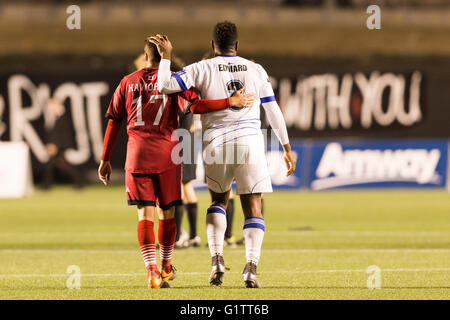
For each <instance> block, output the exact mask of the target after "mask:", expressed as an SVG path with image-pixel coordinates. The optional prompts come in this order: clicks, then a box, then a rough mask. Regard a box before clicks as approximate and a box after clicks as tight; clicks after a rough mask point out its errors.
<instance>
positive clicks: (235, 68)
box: [217, 64, 247, 72]
mask: <svg viewBox="0 0 450 320" xmlns="http://www.w3.org/2000/svg"><path fill="white" fill-rule="evenodd" d="M217 66H218V67H219V71H226V72H242V71H247V66H246V65H245V64H230V65H226V64H218V65H217Z"/></svg>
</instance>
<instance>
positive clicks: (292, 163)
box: [283, 145, 297, 177]
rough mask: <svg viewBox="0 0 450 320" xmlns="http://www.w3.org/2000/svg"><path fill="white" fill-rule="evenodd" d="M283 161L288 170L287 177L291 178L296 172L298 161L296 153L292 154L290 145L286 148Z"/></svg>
mask: <svg viewBox="0 0 450 320" xmlns="http://www.w3.org/2000/svg"><path fill="white" fill-rule="evenodd" d="M283 147H284V146H283ZM283 159H284V162H285V164H286V169H287V172H286V177H289V176H290V175H291V174H292V173H293V172H294V171H295V167H296V166H297V159H296V157H295V155H294V153H293V152H292V150H291V146H290V145H287V147H284V154H283Z"/></svg>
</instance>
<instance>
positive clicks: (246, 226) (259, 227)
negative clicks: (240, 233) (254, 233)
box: [244, 223, 266, 231]
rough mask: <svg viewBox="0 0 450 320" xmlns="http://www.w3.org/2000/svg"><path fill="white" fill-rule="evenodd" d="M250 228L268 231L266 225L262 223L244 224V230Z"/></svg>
mask: <svg viewBox="0 0 450 320" xmlns="http://www.w3.org/2000/svg"><path fill="white" fill-rule="evenodd" d="M248 228H258V229H261V230H262V231H266V227H265V226H264V224H262V223H246V224H244V230H245V229H248Z"/></svg>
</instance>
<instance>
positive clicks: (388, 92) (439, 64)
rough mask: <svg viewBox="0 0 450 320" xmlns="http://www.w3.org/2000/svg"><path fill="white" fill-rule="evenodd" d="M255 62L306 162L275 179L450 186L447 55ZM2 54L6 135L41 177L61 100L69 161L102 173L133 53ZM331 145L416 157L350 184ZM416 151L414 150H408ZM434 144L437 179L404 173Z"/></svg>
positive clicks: (0, 124) (315, 184)
mask: <svg viewBox="0 0 450 320" xmlns="http://www.w3.org/2000/svg"><path fill="white" fill-rule="evenodd" d="M199 56H200V53H198V54H197V55H196V54H192V53H191V54H190V55H189V54H186V55H184V57H186V60H187V61H195V60H196V59H198V57H199ZM254 59H255V60H256V61H257V62H260V63H261V64H262V65H264V66H265V67H266V69H267V70H268V72H269V74H270V75H271V81H272V84H273V86H274V88H275V92H276V96H277V99H278V101H279V103H280V106H281V108H282V111H283V113H284V116H285V118H286V120H287V124H288V130H289V133H290V136H291V138H292V139H293V140H296V141H299V143H296V144H295V148H296V151H297V152H298V153H299V154H300V159H301V161H300V167H299V168H300V170H299V171H298V172H297V174H298V175H299V176H296V178H298V180H296V182H295V183H293V182H289V183H280V184H277V183H275V185H279V186H280V187H286V188H311V189H316V190H318V189H326V188H328V187H330V186H331V185H332V184H331V183H332V182H333V181H334V182H333V183H334V184H335V186H334V187H338V188H342V187H345V186H347V187H352V186H358V187H361V186H370V187H378V186H379V187H409V186H411V187H412V186H415V187H417V186H419V187H444V186H445V181H446V178H447V176H448V174H447V169H446V166H445V165H443V163H446V161H447V160H446V159H447V158H448V144H447V142H446V141H448V139H449V137H450V128H449V122H448V119H450V108H448V106H449V105H450V93H449V91H448V87H449V86H450V77H449V70H450V69H449V68H448V66H449V64H448V63H449V60H448V57H422V58H411V57H371V58H368V59H360V58H333V59H322V58H311V57H280V56H261V57H254ZM0 60H1V61H0V65H1V68H0V140H1V141H25V142H26V143H27V144H28V145H29V146H30V149H31V154H32V159H33V172H34V177H35V181H37V182H39V181H40V179H41V176H42V170H43V165H44V164H45V163H46V162H47V161H48V155H47V151H46V148H45V144H46V140H47V136H48V133H47V132H46V131H47V130H46V128H47V127H48V125H49V123H51V122H52V119H51V116H50V115H49V114H48V112H47V111H46V110H47V105H48V103H49V101H50V99H56V100H58V101H60V102H61V103H62V104H63V105H64V106H65V109H66V112H65V114H64V115H63V118H65V120H66V123H67V125H66V126H64V129H61V128H60V129H58V130H61V132H60V133H61V135H64V136H66V139H65V140H66V141H65V147H64V148H65V158H66V159H67V161H68V162H69V163H71V164H72V165H74V166H79V167H81V168H82V169H83V170H86V171H92V172H93V173H95V168H96V167H97V163H98V161H99V158H100V155H101V149H102V144H103V132H104V128H105V126H106V119H104V117H103V115H104V113H105V111H106V108H107V106H108V104H109V100H110V98H111V95H112V93H113V91H114V89H115V87H116V86H117V84H118V83H119V81H120V79H121V78H122V77H123V76H124V75H126V74H127V73H129V72H131V71H132V68H131V67H130V64H131V61H133V57H123V56H121V57H117V56H116V57H80V56H76V57H75V56H74V57H71V56H53V57H49V56H45V57H44V56H42V57H37V56H33V57H4V58H1V59H0ZM43 70H45V72H43ZM263 119H264V116H263ZM263 122H265V121H263ZM266 125H267V124H266V123H264V124H263V126H266ZM122 131H124V126H122ZM319 139H320V140H319ZM346 139H347V140H346ZM348 139H350V140H348ZM373 139H377V140H376V141H373ZM391 139H394V140H392V141H391ZM333 141H338V143H340V144H339V145H340V146H341V148H342V149H341V151H339V149H338V146H337V145H336V144H334V145H333V144H331V142H333ZM444 145H445V146H446V147H444ZM327 146H329V148H331V147H332V146H334V149H333V148H331V150H334V152H335V155H336V156H337V155H339V154H340V157H341V158H345V159H347V157H349V156H347V155H348V154H355V153H357V152H359V153H360V155H358V156H357V157H356V156H354V157H356V158H358V157H359V158H361V157H363V158H364V157H366V158H364V159H365V160H360V161H361V162H360V163H359V164H357V163H356V162H355V163H354V161H356V160H348V161H349V162H346V160H345V161H344V160H342V161H343V162H342V165H344V164H345V165H350V166H352V165H354V166H356V167H358V166H360V167H361V166H366V165H367V166H370V164H371V163H372V162H371V161H373V159H374V157H377V154H378V157H381V158H382V159H389V157H390V155H389V154H390V152H391V151H389V150H392V152H393V154H394V156H393V157H394V158H395V159H397V157H398V158H399V159H400V158H402V157H403V156H402V155H401V154H404V155H405V154H406V155H408V154H409V156H411V157H413V158H414V159H413V158H411V159H410V160H408V161H411V163H409V162H408V164H407V165H405V166H404V167H402V165H400V162H401V161H407V160H398V161H399V162H398V163H399V164H398V168H399V169H398V170H399V171H395V170H397V169H394V168H393V167H389V168H384V169H381V168H379V169H377V170H378V171H376V172H378V174H381V173H380V172H384V171H386V172H390V174H391V175H393V176H395V177H394V178H392V177H390V176H386V177H387V178H389V177H390V178H389V179H391V180H392V181H389V179H387V178H386V179H385V180H383V181H384V182H383V181H373V182H371V183H369V182H368V181H365V182H364V183H359V184H358V183H354V182H352V183H350V182H349V183H347V184H344V183H343V182H342V181H341V180H342V179H344V176H342V174H343V173H342V172H340V171H339V172H334V173H330V175H329V176H317V175H316V171H317V169H318V167H319V163H320V159H321V158H320V157H321V153H324V154H327V153H325V151H326V150H327V148H328V147H327ZM403 146H405V147H403ZM125 148H126V138H125V134H124V133H122V134H121V136H120V139H119V141H118V142H117V144H116V147H115V150H114V151H113V155H112V162H113V164H114V167H115V168H120V167H121V166H123V163H124V161H125V152H124V150H125ZM329 148H328V149H329ZM352 148H353V149H355V150H354V152H353V153H352V152H351V150H352ZM358 148H359V149H358ZM446 148H447V149H446ZM409 149H412V151H405V152H403V151H402V150H409ZM357 150H359V151H357ZM414 150H416V151H417V152H416V151H414ZM435 150H438V152H439V160H438V162H437V165H436V168H435V171H434V172H435V176H433V177H429V178H430V179H431V180H426V182H423V181H424V180H420V179H419V178H418V177H414V178H411V177H409V178H407V177H408V175H407V173H405V174H406V175H404V176H401V172H403V173H404V172H408V170H410V171H411V170H416V171H417V170H418V171H417V172H422V171H420V170H422V169H423V170H425V167H423V166H422V162H421V161H425V162H426V161H429V160H430V159H431V160H433V159H434V158H433V156H435V153H436V151H435ZM339 152H340V153H339ZM411 152H412V153H411ZM366 154H371V155H370V156H369V155H366ZM379 154H381V155H379ZM411 154H412V155H411ZM305 157H306V158H305ZM420 157H422V158H420ZM319 158H320V159H319ZM356 158H355V159H356ZM416 158H417V159H418V160H417V159H416ZM371 159H372V160H371ZM402 159H403V158H402ZM420 159H425V160H420ZM431 160H430V161H431ZM349 163H350V164H349ZM414 166H419V167H420V169H417V168H415V167H414ZM356 167H355V168H356ZM358 168H359V167H358ZM402 168H403V169H402ZM414 168H415V169H414ZM348 170H350V169H348ZM351 170H356V171H354V172H353V171H351ZM351 170H350V171H351V172H352V174H355V176H351V177H347V178H348V179H350V178H352V177H353V178H355V179H356V178H357V176H358V175H362V176H363V177H366V179H369V178H368V177H369V176H370V175H373V174H375V173H373V172H372V173H370V172H371V171H370V170H375V169H373V168H372V169H361V168H359V169H357V168H356V169H351ZM364 170H369V171H370V172H369V171H367V172H366V171H364ZM383 170H384V171H383ZM429 170H431V169H429ZM321 172H322V171H321ZM394 172H397V173H395V174H394ZM417 172H416V173H417ZM339 174H341V178H342V179H341V180H340V181H341V182H337V180H338V179H337V178H335V179H334V180H333V179H328V178H330V177H331V176H334V175H339ZM364 175H366V176H364ZM353 178H352V179H353ZM400 178H401V179H400ZM323 179H328V180H323ZM361 179H362V178H361ZM372 179H374V178H373V177H372ZM380 179H381V178H380ZM406 179H413V180H414V181H412V180H411V181H406ZM274 180H276V179H274ZM325 181H328V182H325ZM330 181H331V182H330ZM275 182H276V181H275ZM327 183H328V184H327ZM339 183H340V184H339Z"/></svg>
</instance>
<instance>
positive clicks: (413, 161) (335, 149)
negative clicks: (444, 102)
mask: <svg viewBox="0 0 450 320" xmlns="http://www.w3.org/2000/svg"><path fill="white" fill-rule="evenodd" d="M440 157H441V152H440V151H439V150H438V149H432V150H427V149H396V150H391V149H386V150H376V149H375V150H373V149H372V150H371V149H365V150H358V149H352V150H345V151H344V150H342V146H341V144H339V143H329V144H328V145H327V146H326V148H325V151H324V152H323V155H322V159H321V160H320V163H319V166H318V167H317V170H316V176H317V178H318V179H316V180H314V181H313V182H312V184H311V187H312V189H314V190H321V189H328V188H334V187H340V186H346V185H355V184H365V183H374V182H417V183H419V184H425V183H433V184H438V183H439V180H440V176H439V175H438V174H437V172H436V166H437V164H438V162H439V158H440Z"/></svg>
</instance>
